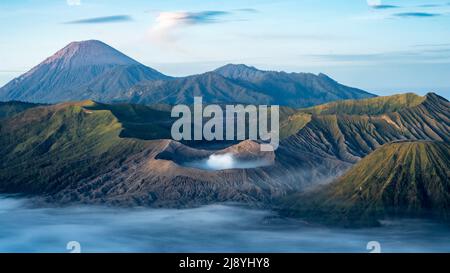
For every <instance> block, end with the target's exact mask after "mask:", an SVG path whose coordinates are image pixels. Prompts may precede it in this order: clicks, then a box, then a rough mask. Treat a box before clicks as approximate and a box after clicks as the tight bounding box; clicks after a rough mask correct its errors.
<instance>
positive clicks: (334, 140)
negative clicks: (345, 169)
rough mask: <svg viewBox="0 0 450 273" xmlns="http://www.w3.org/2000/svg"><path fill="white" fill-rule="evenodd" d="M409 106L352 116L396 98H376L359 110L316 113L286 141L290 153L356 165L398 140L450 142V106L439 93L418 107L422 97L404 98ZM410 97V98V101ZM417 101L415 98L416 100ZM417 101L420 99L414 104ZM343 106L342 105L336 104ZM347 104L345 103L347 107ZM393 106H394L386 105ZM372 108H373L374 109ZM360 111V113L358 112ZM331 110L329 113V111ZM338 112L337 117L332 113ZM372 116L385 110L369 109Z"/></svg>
mask: <svg viewBox="0 0 450 273" xmlns="http://www.w3.org/2000/svg"><path fill="white" fill-rule="evenodd" d="M400 97H401V98H403V100H404V101H409V102H408V104H407V105H409V106H407V105H406V104H403V106H401V107H400V106H399V105H401V104H395V105H396V106H395V107H394V106H393V105H394V104H393V103H389V104H382V105H381V106H380V109H385V110H386V109H390V110H393V109H398V110H397V111H395V112H386V113H385V112H383V114H376V115H372V114H363V115H357V114H349V113H351V112H360V111H362V109H363V108H364V107H360V106H361V105H372V101H373V103H374V105H376V102H379V101H386V102H388V101H392V100H394V101H395V99H396V98H398V96H393V98H390V97H385V98H373V99H369V100H363V101H362V102H358V103H356V104H355V105H359V106H357V107H356V106H355V107H353V108H352V107H348V108H345V107H344V106H335V107H334V108H332V107H331V108H330V107H328V106H322V108H323V109H326V108H327V107H328V109H332V111H331V110H330V114H320V115H318V114H312V116H311V120H310V121H309V122H308V123H307V124H306V125H305V126H304V127H302V128H301V130H299V131H298V132H297V133H296V134H293V135H291V136H289V137H288V138H286V139H285V140H283V141H282V143H281V145H282V146H284V147H286V149H289V150H296V151H303V152H304V153H311V154H317V155H321V156H323V157H332V158H337V159H339V160H342V161H345V162H350V163H356V162H357V161H358V160H360V159H361V158H363V157H364V156H366V155H368V154H369V153H371V152H372V151H373V150H375V149H376V148H378V147H380V146H381V145H383V144H386V143H389V142H392V141H397V140H437V141H446V142H450V103H449V102H448V101H447V100H446V99H444V98H442V97H439V96H438V95H436V94H433V93H430V94H428V95H426V96H425V97H424V99H423V100H422V99H420V100H422V102H421V103H419V104H417V102H418V100H419V99H418V98H420V97H418V96H415V95H405V96H400ZM406 98H409V99H406ZM412 98H415V99H412ZM413 100H417V101H415V102H414V103H412V101H413ZM336 105H339V104H336ZM342 105H345V102H344V104H342ZM386 105H390V106H386ZM370 107H372V106H370ZM356 109H359V110H356ZM327 111H328V110H327ZM333 111H337V113H336V114H331V113H333ZM365 111H368V113H381V112H382V111H381V110H376V109H372V108H370V109H366V110H365Z"/></svg>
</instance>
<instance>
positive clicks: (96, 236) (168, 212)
mask: <svg viewBox="0 0 450 273" xmlns="http://www.w3.org/2000/svg"><path fill="white" fill-rule="evenodd" d="M69 241H77V242H79V243H80V244H81V251H82V252H367V250H366V245H367V242H369V241H379V242H380V244H381V247H382V251H383V252H448V251H450V231H449V228H448V227H446V226H443V225H438V224H435V223H432V222H428V221H421V220H402V221H390V222H386V225H385V226H384V227H381V228H371V229H357V230H349V229H330V228H324V227H320V226H314V225H310V224H306V223H303V222H301V221H297V220H292V219H284V218H279V217H278V216H277V215H276V214H274V213H273V212H271V211H266V210H252V209H246V208H243V207H239V206H231V205H211V206H205V207H200V208H195V209H181V210H177V209H149V208H136V209H118V208H107V207H96V206H79V207H67V208H33V207H30V203H29V201H28V200H26V199H18V198H11V197H5V196H3V197H2V196H0V252H68V250H67V249H66V245H67V243H68V242H69Z"/></svg>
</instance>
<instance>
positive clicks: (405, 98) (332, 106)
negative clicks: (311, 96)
mask: <svg viewBox="0 0 450 273" xmlns="http://www.w3.org/2000/svg"><path fill="white" fill-rule="evenodd" d="M424 100H425V97H421V96H418V95H416V94H413V93H407V94H400V95H393V96H386V97H375V98H368V99H360V100H343V101H337V102H331V103H327V104H322V105H318V106H315V107H311V108H306V109H303V110H301V111H302V112H306V113H310V114H314V115H335V114H340V115H343V114H347V115H381V114H386V113H391V112H396V111H399V110H401V109H404V108H410V107H414V106H417V105H419V104H420V103H422V102H423V101H424Z"/></svg>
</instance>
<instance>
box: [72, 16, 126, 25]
mask: <svg viewBox="0 0 450 273" xmlns="http://www.w3.org/2000/svg"><path fill="white" fill-rule="evenodd" d="M127 21H132V18H131V16H129V15H113V16H105V17H94V18H86V19H81V20H75V21H69V22H65V24H107V23H118V22H127Z"/></svg>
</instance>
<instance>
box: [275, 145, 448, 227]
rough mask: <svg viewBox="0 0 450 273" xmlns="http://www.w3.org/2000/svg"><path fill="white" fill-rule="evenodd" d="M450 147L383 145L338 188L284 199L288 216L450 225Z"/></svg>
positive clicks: (350, 222)
mask: <svg viewBox="0 0 450 273" xmlns="http://www.w3.org/2000/svg"><path fill="white" fill-rule="evenodd" d="M449 166H450V145H449V144H448V143H444V142H430V141H403V142H397V143H391V144H387V145H384V146H383V147H381V148H379V149H377V150H376V151H375V152H373V153H372V154H370V155H368V156H367V157H365V158H364V159H362V160H361V161H360V162H358V163H357V164H356V165H355V166H354V167H352V168H351V169H350V170H349V171H348V172H347V173H345V174H344V175H343V176H342V177H340V178H339V179H337V180H336V181H335V182H334V183H332V184H330V185H328V186H325V187H323V188H321V189H319V190H316V191H313V192H308V193H303V194H296V195H293V196H290V197H287V198H285V199H284V200H283V202H284V205H285V206H286V209H285V210H284V212H285V213H287V214H289V215H293V216H297V217H304V218H307V219H312V220H316V221H319V222H324V223H329V224H340V225H345V226H354V225H374V224H377V220H378V219H382V218H385V217H387V216H395V215H396V216H428V215H431V216H435V217H438V219H440V220H445V221H448V220H450V179H449V177H450V169H449Z"/></svg>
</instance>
